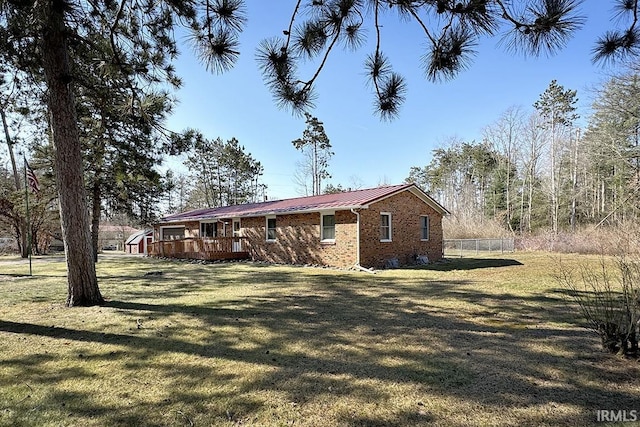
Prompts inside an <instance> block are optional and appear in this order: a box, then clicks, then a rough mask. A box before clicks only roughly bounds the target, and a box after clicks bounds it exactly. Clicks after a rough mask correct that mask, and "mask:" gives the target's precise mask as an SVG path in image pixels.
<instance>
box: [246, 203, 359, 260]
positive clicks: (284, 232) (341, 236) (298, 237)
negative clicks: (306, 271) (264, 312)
mask: <svg viewBox="0 0 640 427" xmlns="http://www.w3.org/2000/svg"><path fill="white" fill-rule="evenodd" d="M335 218H336V238H335V242H334V243H324V242H321V241H320V213H319V212H314V213H306V214H294V215H278V216H276V240H275V241H267V239H266V221H267V220H266V218H265V217H257V218H242V220H241V227H242V236H243V237H246V238H247V239H248V241H249V247H250V248H251V256H252V257H253V258H254V259H257V260H262V261H267V262H275V263H287V264H317V265H331V266H334V267H343V268H346V267H351V266H353V265H354V264H355V263H356V248H357V244H356V216H355V215H354V214H353V213H351V212H350V211H336V212H335Z"/></svg>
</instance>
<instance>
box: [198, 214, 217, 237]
mask: <svg viewBox="0 0 640 427" xmlns="http://www.w3.org/2000/svg"><path fill="white" fill-rule="evenodd" d="M216 222H218V220H217V219H215V220H214V219H212V220H205V221H200V227H199V229H198V235H199V236H200V238H203V237H204V236H202V224H215V223H216ZM207 237H212V236H207Z"/></svg>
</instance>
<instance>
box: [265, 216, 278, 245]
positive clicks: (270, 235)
mask: <svg viewBox="0 0 640 427" xmlns="http://www.w3.org/2000/svg"><path fill="white" fill-rule="evenodd" d="M267 240H276V217H275V216H274V217H270V218H267Z"/></svg>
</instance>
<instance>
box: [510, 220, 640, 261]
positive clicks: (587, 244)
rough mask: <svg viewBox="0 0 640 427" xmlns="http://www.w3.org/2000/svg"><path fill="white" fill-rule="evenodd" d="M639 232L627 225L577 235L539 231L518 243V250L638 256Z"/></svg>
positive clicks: (639, 250) (593, 228) (582, 232)
mask: <svg viewBox="0 0 640 427" xmlns="http://www.w3.org/2000/svg"><path fill="white" fill-rule="evenodd" d="M639 236H640V230H638V226H637V225H633V224H629V225H625V226H620V227H616V228H597V227H590V228H583V229H580V230H578V231H576V232H573V233H570V232H561V233H558V234H554V233H552V232H551V231H542V232H538V233H536V234H531V235H526V236H522V237H521V238H519V239H518V249H520V250H530V251H546V252H558V253H576V254H594V255H597V254H606V255H617V254H619V253H626V254H640V240H639V239H638V237H639Z"/></svg>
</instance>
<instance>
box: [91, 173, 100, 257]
mask: <svg viewBox="0 0 640 427" xmlns="http://www.w3.org/2000/svg"><path fill="white" fill-rule="evenodd" d="M99 174H100V173H96V178H95V181H94V183H93V188H92V193H93V195H92V196H93V197H92V198H91V199H92V200H91V254H92V255H93V261H94V262H98V243H99V242H98V238H99V237H100V205H101V203H102V196H101V194H100V193H101V192H100V183H99V182H98V178H97V176H98V175H99Z"/></svg>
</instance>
